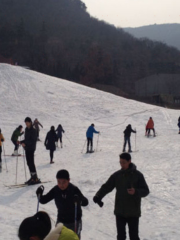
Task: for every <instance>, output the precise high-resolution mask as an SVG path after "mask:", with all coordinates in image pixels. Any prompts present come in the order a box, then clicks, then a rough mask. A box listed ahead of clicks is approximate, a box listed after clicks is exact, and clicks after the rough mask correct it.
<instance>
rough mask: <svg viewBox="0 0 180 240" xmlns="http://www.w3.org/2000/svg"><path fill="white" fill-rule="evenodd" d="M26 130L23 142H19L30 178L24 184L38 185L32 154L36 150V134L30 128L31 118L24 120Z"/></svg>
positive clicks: (31, 127) (34, 130)
mask: <svg viewBox="0 0 180 240" xmlns="http://www.w3.org/2000/svg"><path fill="white" fill-rule="evenodd" d="M24 121H25V124H26V129H25V136H24V140H23V141H21V142H19V143H20V144H22V146H23V147H24V149H25V155H26V161H27V165H28V167H29V171H30V175H31V178H30V179H29V180H28V181H27V182H26V184H28V185H32V184H36V183H40V182H41V181H40V179H38V176H37V171H36V167H35V163H34V152H35V150H36V141H37V132H36V129H34V128H33V126H32V121H31V118H29V117H27V118H26V119H25V120H24Z"/></svg>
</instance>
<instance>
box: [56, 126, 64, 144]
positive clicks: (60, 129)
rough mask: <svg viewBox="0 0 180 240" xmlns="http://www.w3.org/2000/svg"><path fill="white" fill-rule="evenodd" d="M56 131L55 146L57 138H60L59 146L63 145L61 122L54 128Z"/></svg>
mask: <svg viewBox="0 0 180 240" xmlns="http://www.w3.org/2000/svg"><path fill="white" fill-rule="evenodd" d="M56 132H57V137H58V139H57V146H58V140H60V144H61V148H62V147H63V144H62V133H65V131H64V129H63V127H62V126H61V124H59V126H58V127H57V129H56Z"/></svg>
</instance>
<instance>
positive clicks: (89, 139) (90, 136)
mask: <svg viewBox="0 0 180 240" xmlns="http://www.w3.org/2000/svg"><path fill="white" fill-rule="evenodd" d="M93 133H97V134H100V132H97V131H96V130H95V129H94V124H93V123H92V124H91V126H89V128H88V129H87V132H86V137H87V152H86V153H93V152H94V151H93ZM89 145H91V149H90V150H89Z"/></svg>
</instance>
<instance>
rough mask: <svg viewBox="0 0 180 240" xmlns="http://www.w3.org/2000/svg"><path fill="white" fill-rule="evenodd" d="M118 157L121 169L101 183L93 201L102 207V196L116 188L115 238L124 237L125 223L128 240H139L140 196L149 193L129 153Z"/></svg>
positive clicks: (123, 238) (122, 239)
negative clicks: (127, 230) (127, 228)
mask: <svg viewBox="0 0 180 240" xmlns="http://www.w3.org/2000/svg"><path fill="white" fill-rule="evenodd" d="M119 157H120V165H121V169H120V170H119V171H117V172H115V173H114V174H112V175H111V176H110V178H109V179H108V180H107V182H106V183H105V184H103V185H102V187H101V188H100V189H99V191H98V192H97V193H96V195H95V196H94V198H93V201H94V202H95V203H97V204H98V205H99V206H100V207H102V206H103V202H102V201H101V200H102V198H103V197H104V196H106V194H108V193H109V192H111V191H112V190H113V189H114V188H116V199H115V209H114V214H115V216H116V227H117V240H125V239H126V224H128V227H129V237H130V240H140V238H139V233H138V228H139V217H140V216H141V198H142V197H146V196H147V195H148V194H149V188H148V186H147V183H146V181H145V179H144V176H143V174H142V173H141V172H139V171H138V170H137V169H136V166H135V165H134V164H133V163H132V162H131V155H130V154H129V153H122V154H121V155H120V156H119Z"/></svg>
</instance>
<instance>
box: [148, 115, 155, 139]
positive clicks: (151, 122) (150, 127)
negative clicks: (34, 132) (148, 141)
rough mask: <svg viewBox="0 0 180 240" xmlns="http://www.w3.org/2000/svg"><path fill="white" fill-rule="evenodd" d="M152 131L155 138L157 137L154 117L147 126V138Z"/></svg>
mask: <svg viewBox="0 0 180 240" xmlns="http://www.w3.org/2000/svg"><path fill="white" fill-rule="evenodd" d="M151 130H153V133H154V137H155V136H156V135H155V129H154V121H153V119H152V117H150V118H149V121H148V122H147V125H146V136H147V137H149V135H150V131H151Z"/></svg>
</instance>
